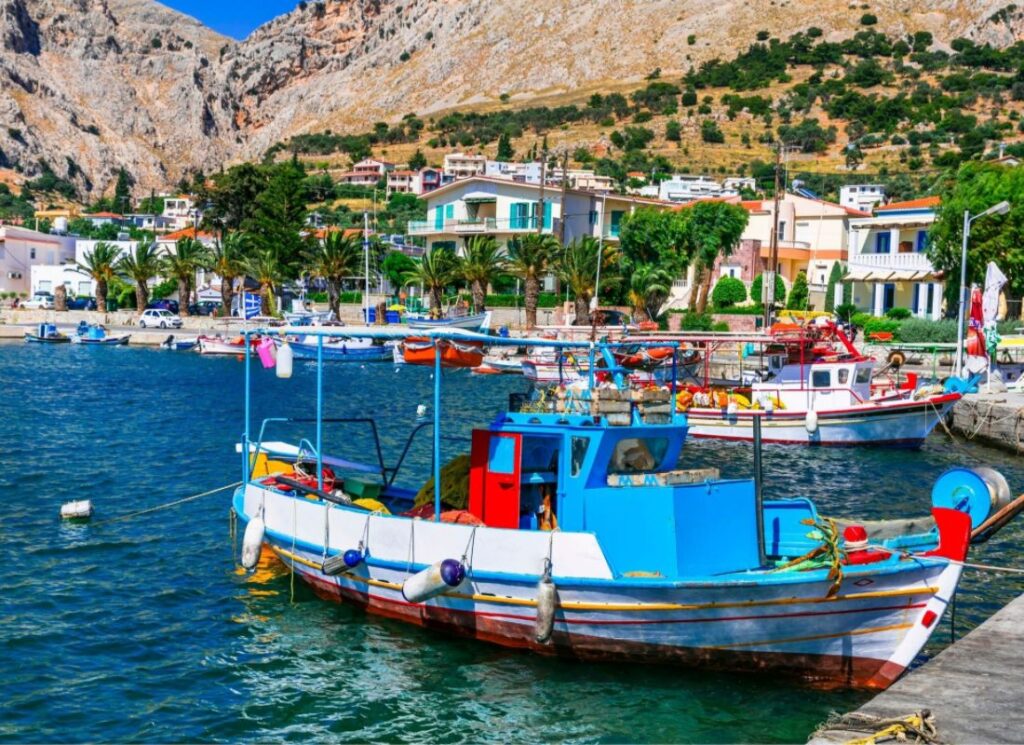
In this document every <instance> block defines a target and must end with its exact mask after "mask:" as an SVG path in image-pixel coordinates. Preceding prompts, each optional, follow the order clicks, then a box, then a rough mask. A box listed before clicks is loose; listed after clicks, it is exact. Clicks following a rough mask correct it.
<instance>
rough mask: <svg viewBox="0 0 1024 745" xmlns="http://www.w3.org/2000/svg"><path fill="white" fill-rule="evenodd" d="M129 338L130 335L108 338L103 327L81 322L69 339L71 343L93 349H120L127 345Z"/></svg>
mask: <svg viewBox="0 0 1024 745" xmlns="http://www.w3.org/2000/svg"><path fill="white" fill-rule="evenodd" d="M131 336H132V335H131V334H120V335H117V336H109V335H108V334H107V330H106V329H105V328H104V327H103V326H101V325H99V324H93V325H89V324H86V323H85V322H84V321H83V322H82V323H81V324H79V326H78V330H77V332H76V333H75V334H74V335H73V336H72V337H71V342H72V343H73V344H85V345H86V346H95V347H120V346H124V345H125V344H127V343H128V340H129V339H130V338H131Z"/></svg>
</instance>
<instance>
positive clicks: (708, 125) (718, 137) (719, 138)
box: [700, 119, 725, 144]
mask: <svg viewBox="0 0 1024 745" xmlns="http://www.w3.org/2000/svg"><path fill="white" fill-rule="evenodd" d="M700 138H701V139H702V140H704V142H708V143H712V144H720V143H723V142H725V135H724V134H722V130H720V129H719V128H718V125H717V124H715V123H714V122H713V121H712V120H711V119H705V120H704V121H703V122H701V125H700Z"/></svg>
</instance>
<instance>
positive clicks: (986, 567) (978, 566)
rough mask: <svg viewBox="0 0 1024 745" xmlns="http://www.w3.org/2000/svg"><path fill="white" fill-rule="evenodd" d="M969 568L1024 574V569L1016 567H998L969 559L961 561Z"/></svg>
mask: <svg viewBox="0 0 1024 745" xmlns="http://www.w3.org/2000/svg"><path fill="white" fill-rule="evenodd" d="M961 563H962V564H963V565H964V566H965V567H967V568H968V569H981V570H984V571H987V572H1002V573H1004V574H1024V569H1018V568H1016V567H997V566H992V565H991V564H972V563H970V562H968V561H964V562H961Z"/></svg>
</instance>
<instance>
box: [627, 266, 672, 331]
mask: <svg viewBox="0 0 1024 745" xmlns="http://www.w3.org/2000/svg"><path fill="white" fill-rule="evenodd" d="M671 292H672V275H671V274H669V273H668V272H667V271H666V270H664V269H660V268H658V267H656V266H654V265H653V264H642V265H641V266H639V267H637V269H636V271H635V272H633V274H632V275H631V276H630V278H629V291H628V293H627V294H628V296H629V302H630V304H631V305H632V306H633V316H634V320H638V319H640V318H642V317H643V316H644V315H646V316H647V317H648V318H649V319H651V320H652V321H653V320H654V319H655V318H656V317H657V315H658V310H659V309H660V308H661V305H662V303H664V302H665V298H667V297H668V296H669V293H671Z"/></svg>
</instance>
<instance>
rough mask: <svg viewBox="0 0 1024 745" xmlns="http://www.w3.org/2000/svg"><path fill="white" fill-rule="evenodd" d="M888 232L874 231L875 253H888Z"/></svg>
mask: <svg viewBox="0 0 1024 745" xmlns="http://www.w3.org/2000/svg"><path fill="white" fill-rule="evenodd" d="M890 237H891V236H890V234H889V233H876V234H875V253H876V254H887V253H889V239H890Z"/></svg>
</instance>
